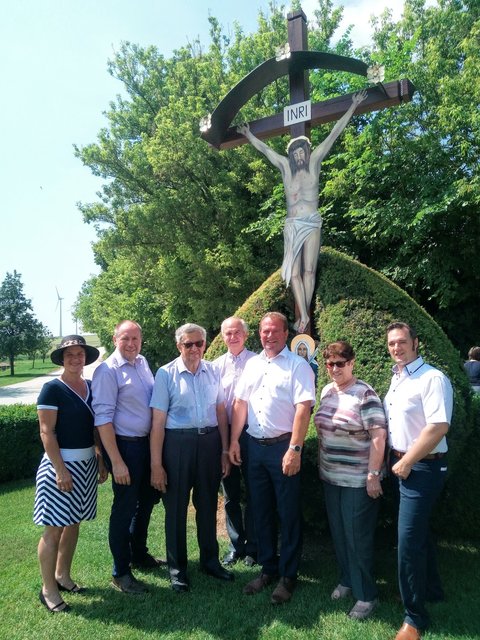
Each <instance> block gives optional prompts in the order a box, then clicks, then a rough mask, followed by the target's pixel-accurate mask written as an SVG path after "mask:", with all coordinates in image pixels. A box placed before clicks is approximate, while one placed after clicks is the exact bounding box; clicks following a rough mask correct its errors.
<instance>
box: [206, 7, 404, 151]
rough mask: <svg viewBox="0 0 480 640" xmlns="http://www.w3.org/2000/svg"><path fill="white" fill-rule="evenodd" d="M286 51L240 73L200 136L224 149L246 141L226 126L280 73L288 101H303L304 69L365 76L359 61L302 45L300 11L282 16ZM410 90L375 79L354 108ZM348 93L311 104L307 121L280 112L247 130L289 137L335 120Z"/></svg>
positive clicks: (395, 100) (391, 100)
mask: <svg viewBox="0 0 480 640" xmlns="http://www.w3.org/2000/svg"><path fill="white" fill-rule="evenodd" d="M288 41H289V42H288V46H289V52H288V53H286V54H285V55H283V56H280V57H279V58H278V59H277V58H271V59H270V60H267V61H265V62H264V63H262V64H261V65H259V66H258V67H257V68H256V69H254V70H253V71H252V72H251V73H249V74H248V75H247V76H245V77H244V78H243V79H242V80H241V81H240V82H239V83H238V84H237V85H236V86H235V87H234V88H233V89H232V90H231V91H230V92H229V93H228V94H227V95H226V96H225V98H223V100H222V101H221V102H220V103H219V105H218V106H217V108H216V109H215V111H214V112H213V114H212V115H211V118H210V120H209V122H208V123H207V124H206V125H205V126H204V127H203V128H202V134H201V135H202V138H203V139H204V140H205V141H206V142H208V143H209V144H210V145H211V146H213V147H215V148H217V149H230V148H232V147H236V146H239V145H242V144H245V143H246V142H247V140H246V139H245V137H244V136H242V135H241V134H239V133H237V130H236V127H232V126H230V125H231V123H232V121H233V120H234V118H235V116H236V115H237V113H238V112H239V110H240V109H241V108H242V107H243V105H244V104H245V103H246V102H248V100H249V99H250V98H252V97H253V96H254V95H256V94H257V93H259V92H260V91H261V90H262V89H263V88H264V87H266V86H268V85H269V84H271V83H272V82H274V81H275V80H277V79H278V78H280V77H283V76H285V75H288V76H289V83H290V103H291V104H292V105H294V104H297V103H299V102H302V101H304V100H308V97H309V81H308V70H309V69H318V68H325V69H332V70H337V71H346V72H350V73H354V74H358V75H363V76H367V71H368V67H367V65H366V64H365V63H364V62H362V61H361V60H356V59H354V58H347V57H344V56H338V55H334V54H328V53H323V52H319V51H308V50H307V28H306V17H305V14H304V13H303V11H301V10H300V11H297V12H294V13H291V14H289V16H288ZM414 92H415V87H414V86H413V84H412V83H411V82H410V81H409V80H406V79H403V80H396V81H393V82H388V83H385V84H377V85H376V86H372V87H370V88H369V89H368V90H367V98H366V100H365V101H364V102H363V103H362V104H361V105H359V107H358V109H357V111H356V113H357V114H361V113H368V112H371V111H378V110H379V109H385V108H386V107H393V106H396V105H399V104H401V103H403V102H409V101H410V100H411V99H412V96H413V94H414ZM351 100H352V94H349V95H345V96H338V97H335V98H331V99H328V100H324V101H322V102H317V103H314V104H312V105H311V118H310V119H309V121H308V122H301V123H295V124H292V125H285V123H284V119H283V113H278V114H275V115H272V116H268V117H266V118H261V119H259V120H254V121H252V122H250V129H251V131H252V133H254V134H255V135H256V136H257V137H258V138H261V139H267V138H271V137H273V136H277V135H282V134H284V133H288V132H290V135H291V136H292V137H296V136H299V135H308V134H309V132H310V128H311V127H312V126H315V125H319V124H323V123H326V122H331V121H334V120H338V118H340V117H341V116H342V115H343V114H344V113H345V112H346V111H347V109H348V107H349V105H350V104H351Z"/></svg>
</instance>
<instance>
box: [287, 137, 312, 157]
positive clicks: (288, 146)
mask: <svg viewBox="0 0 480 640" xmlns="http://www.w3.org/2000/svg"><path fill="white" fill-rule="evenodd" d="M299 140H303V141H304V142H306V143H307V144H308V146H309V147H311V146H312V143H311V142H310V140H309V138H307V136H298V138H292V139H291V140H290V142H289V143H288V144H287V153H288V152H289V150H290V147H291V146H292V144H294V143H295V142H298V141H299Z"/></svg>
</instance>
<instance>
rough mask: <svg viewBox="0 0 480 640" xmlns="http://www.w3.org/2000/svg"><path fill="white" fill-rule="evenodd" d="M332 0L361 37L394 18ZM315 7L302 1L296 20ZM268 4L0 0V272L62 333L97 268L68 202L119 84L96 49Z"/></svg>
mask: <svg viewBox="0 0 480 640" xmlns="http://www.w3.org/2000/svg"><path fill="white" fill-rule="evenodd" d="M277 4H278V3H277ZM284 4H285V6H286V7H287V8H288V7H289V6H290V4H289V2H285V3H284ZM339 4H342V5H343V7H344V21H343V24H342V27H343V28H346V27H347V26H348V25H354V30H353V32H352V37H353V39H354V43H355V45H356V46H361V45H364V44H368V42H369V40H370V36H371V27H370V24H369V19H370V16H371V15H372V14H375V15H379V14H380V13H381V12H382V11H383V9H384V8H385V7H388V8H390V9H391V10H392V11H393V15H394V17H396V18H398V17H399V16H400V14H401V10H402V7H403V0H390V1H384V0H347V1H345V2H339V1H338V0H334V6H338V5H339ZM316 6H318V5H317V1H316V0H303V2H302V8H303V10H304V12H305V14H306V16H307V20H308V19H309V18H313V16H314V13H313V12H314V9H315V8H316ZM268 7H269V3H268V0H243V2H241V3H234V2H228V1H225V0H176V1H175V2H170V1H168V2H167V0H0V79H1V80H0V81H1V87H2V90H1V92H0V96H1V97H0V129H1V145H0V158H1V163H0V282H2V281H3V280H4V278H5V276H6V274H7V272H8V273H13V271H14V270H16V271H17V272H18V273H20V274H21V278H22V282H23V285H24V293H25V295H26V297H27V298H29V299H30V300H31V302H32V307H33V312H34V314H35V316H36V317H37V318H38V319H39V320H40V321H41V322H43V323H44V324H45V325H46V326H47V327H48V328H49V329H50V331H51V332H52V333H53V334H54V335H55V336H58V335H59V334H60V307H59V304H58V298H62V302H61V306H62V333H63V335H67V334H69V333H75V332H77V330H79V329H81V327H79V326H77V325H76V323H75V321H74V319H73V318H72V314H71V308H72V306H73V304H74V302H75V300H76V299H77V296H78V293H79V291H80V289H81V287H82V284H83V283H84V282H85V281H86V280H88V279H89V278H90V276H91V275H93V274H97V273H98V272H99V269H98V267H97V266H96V265H95V262H94V259H93V252H92V243H93V242H94V241H95V239H96V236H95V230H94V228H93V227H92V226H91V225H87V224H85V223H84V222H83V220H82V215H81V213H80V211H79V210H78V207H77V203H78V202H83V203H89V202H94V201H96V200H97V199H98V198H97V196H96V193H97V192H98V191H99V189H100V187H101V184H102V182H101V180H100V179H99V178H96V177H95V176H93V175H92V174H91V172H90V169H88V168H87V167H84V166H83V165H82V163H81V162H80V160H78V159H77V158H75V156H74V153H73V145H74V144H76V145H79V146H83V145H87V144H89V143H92V142H95V141H96V138H97V134H98V132H99V131H100V129H101V128H102V127H104V126H106V124H107V123H106V119H105V117H104V112H105V111H106V110H108V106H109V102H110V101H111V100H114V99H115V96H116V95H117V94H118V93H121V92H122V86H121V84H120V83H119V82H118V81H116V80H114V79H113V78H111V77H110V75H109V74H108V72H107V61H108V59H110V58H112V56H113V53H114V51H116V50H118V49H119V48H120V44H121V42H123V41H125V40H128V41H130V42H133V43H136V44H139V45H142V46H148V45H155V46H156V47H157V48H158V50H159V51H160V53H162V54H163V55H165V56H167V57H168V56H169V55H171V53H172V51H173V50H174V49H177V48H179V47H182V46H184V45H185V44H187V43H188V42H192V41H193V40H195V39H197V38H200V40H201V42H202V44H203V45H204V46H206V47H208V45H209V36H208V30H209V24H208V16H209V15H213V16H214V17H216V18H217V19H218V20H219V22H220V24H221V25H222V27H223V29H224V31H225V32H226V33H228V31H229V30H231V28H232V26H233V24H234V23H235V22H238V23H239V24H240V25H241V26H242V28H243V30H244V32H246V33H250V32H254V31H255V30H256V27H257V16H258V12H259V11H260V10H262V11H264V12H265V13H268Z"/></svg>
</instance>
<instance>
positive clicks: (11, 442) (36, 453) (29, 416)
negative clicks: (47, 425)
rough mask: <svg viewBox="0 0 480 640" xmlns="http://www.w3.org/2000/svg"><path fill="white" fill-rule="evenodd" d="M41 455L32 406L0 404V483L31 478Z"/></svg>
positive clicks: (41, 450) (35, 414) (41, 448)
mask: <svg viewBox="0 0 480 640" xmlns="http://www.w3.org/2000/svg"><path fill="white" fill-rule="evenodd" d="M42 454H43V447H42V443H41V440H40V437H39V435H38V419H37V411H36V407H35V405H21V404H13V405H6V406H0V482H7V481H8V480H19V479H21V478H28V477H32V476H33V475H34V474H35V471H36V469H37V467H38V463H39V461H40V458H41V456H42Z"/></svg>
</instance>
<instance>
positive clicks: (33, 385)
mask: <svg viewBox="0 0 480 640" xmlns="http://www.w3.org/2000/svg"><path fill="white" fill-rule="evenodd" d="M99 351H100V358H99V359H98V360H96V361H95V362H94V363H93V364H89V365H88V367H85V368H84V370H83V375H84V376H85V378H87V379H90V380H91V378H92V374H93V371H94V369H95V368H96V367H98V365H99V364H100V363H101V362H102V359H103V355H104V353H105V349H104V348H103V347H100V348H99ZM61 373H62V369H58V371H53V372H52V373H49V374H48V375H47V376H41V377H39V378H33V380H28V382H17V384H10V385H8V387H0V405H3V404H36V402H37V398H38V394H39V393H40V390H41V388H42V387H43V385H44V384H45V383H46V382H48V381H49V380H53V379H54V378H58V376H59V375H60V374H61Z"/></svg>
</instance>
